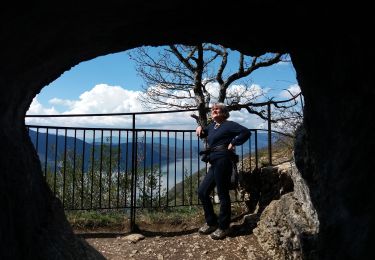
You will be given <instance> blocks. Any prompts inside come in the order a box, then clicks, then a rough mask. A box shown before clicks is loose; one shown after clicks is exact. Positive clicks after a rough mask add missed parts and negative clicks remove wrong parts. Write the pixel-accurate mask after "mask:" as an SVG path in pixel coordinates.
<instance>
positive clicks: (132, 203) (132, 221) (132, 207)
mask: <svg viewBox="0 0 375 260" xmlns="http://www.w3.org/2000/svg"><path fill="white" fill-rule="evenodd" d="M136 142H137V140H136V139H135V114H133V125H132V163H131V165H132V173H131V188H130V189H131V191H130V231H131V232H134V231H135V196H134V193H135V190H136V188H135V165H136V159H137V157H136V155H135V145H136Z"/></svg>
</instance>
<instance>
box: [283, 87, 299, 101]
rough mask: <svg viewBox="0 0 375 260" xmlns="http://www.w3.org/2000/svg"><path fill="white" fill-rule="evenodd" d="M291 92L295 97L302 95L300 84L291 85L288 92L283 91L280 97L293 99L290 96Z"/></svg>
mask: <svg viewBox="0 0 375 260" xmlns="http://www.w3.org/2000/svg"><path fill="white" fill-rule="evenodd" d="M289 92H290V93H292V94H293V96H294V95H296V94H298V93H300V92H301V89H300V87H299V86H298V84H294V85H290V86H289V87H288V89H287V90H283V91H281V92H280V94H279V97H280V98H285V99H289V98H291V95H290V93H289Z"/></svg>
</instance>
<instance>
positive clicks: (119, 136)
mask: <svg viewBox="0 0 375 260" xmlns="http://www.w3.org/2000/svg"><path fill="white" fill-rule="evenodd" d="M120 166H121V130H118V148H117V195H116V196H117V203H116V208H119V207H120V169H121V168H120Z"/></svg>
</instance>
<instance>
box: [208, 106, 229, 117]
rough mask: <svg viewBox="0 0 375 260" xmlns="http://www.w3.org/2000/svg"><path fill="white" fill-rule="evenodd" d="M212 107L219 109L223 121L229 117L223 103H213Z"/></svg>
mask: <svg viewBox="0 0 375 260" xmlns="http://www.w3.org/2000/svg"><path fill="white" fill-rule="evenodd" d="M212 107H219V108H220V110H221V112H222V113H223V116H224V118H225V119H228V118H229V117H230V114H229V110H228V107H227V106H226V105H225V104H224V103H220V102H218V103H213V104H212Z"/></svg>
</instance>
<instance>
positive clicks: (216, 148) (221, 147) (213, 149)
mask: <svg viewBox="0 0 375 260" xmlns="http://www.w3.org/2000/svg"><path fill="white" fill-rule="evenodd" d="M207 150H208V151H210V152H220V151H227V150H228V144H221V145H217V146H214V147H208V148H207Z"/></svg>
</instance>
